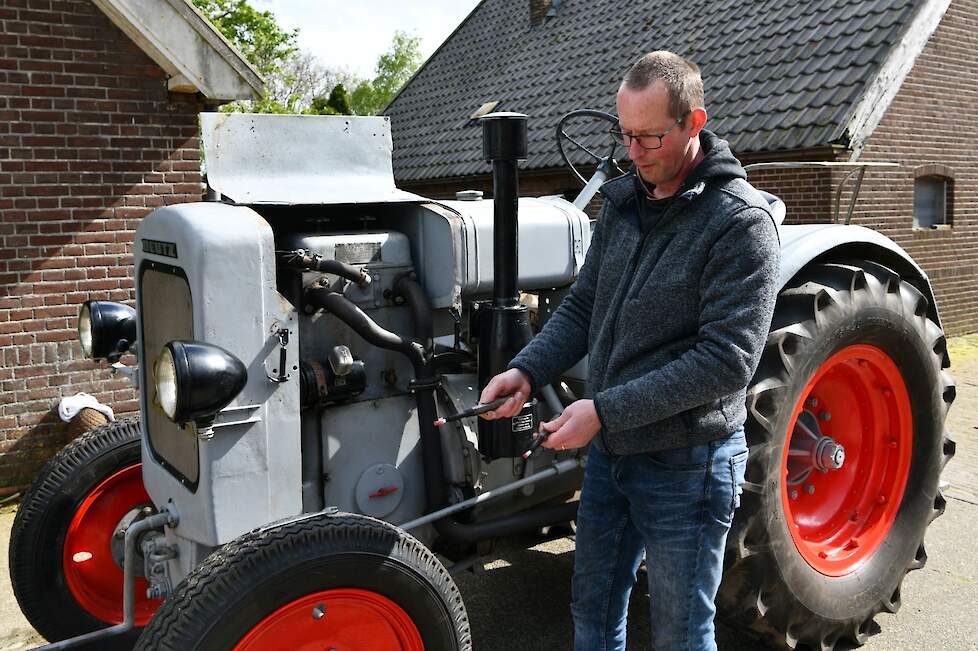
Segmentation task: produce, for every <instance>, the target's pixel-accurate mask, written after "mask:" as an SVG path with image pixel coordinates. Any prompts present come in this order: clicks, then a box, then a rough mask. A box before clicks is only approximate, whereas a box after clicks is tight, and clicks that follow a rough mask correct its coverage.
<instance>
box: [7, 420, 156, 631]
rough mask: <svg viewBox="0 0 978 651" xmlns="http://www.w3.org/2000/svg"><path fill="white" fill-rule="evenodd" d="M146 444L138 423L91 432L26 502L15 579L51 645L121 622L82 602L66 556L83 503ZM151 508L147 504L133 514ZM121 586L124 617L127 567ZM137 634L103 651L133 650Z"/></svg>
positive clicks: (62, 455)
mask: <svg viewBox="0 0 978 651" xmlns="http://www.w3.org/2000/svg"><path fill="white" fill-rule="evenodd" d="M139 439H140V426H139V421H138V420H135V419H134V420H121V421H116V422H112V423H107V424H105V425H102V426H99V427H96V428H94V429H92V430H90V431H89V432H86V433H85V434H83V435H82V436H81V437H79V438H77V439H75V440H74V441H72V442H71V443H69V444H68V445H67V446H65V447H64V448H63V449H62V450H61V451H60V452H58V454H57V455H55V456H54V457H53V458H52V459H51V460H50V461H48V462H47V464H46V465H45V466H44V468H43V469H42V470H41V472H40V474H38V476H37V479H35V481H34V484H33V485H32V486H31V488H30V490H28V491H27V493H26V494H25V495H24V498H23V499H22V500H21V503H20V507H19V508H18V510H17V516H16V518H15V519H14V525H13V529H12V530H11V534H10V549H9V563H10V580H11V583H12V584H13V590H14V596H15V597H16V598H17V602H18V604H20V608H21V611H22V612H23V613H24V615H25V616H26V617H27V619H28V621H30V623H31V625H32V626H34V628H35V629H37V631H38V632H39V633H40V634H41V635H43V636H44V637H45V638H47V639H48V640H52V641H56V640H63V639H66V638H69V637H74V636H76V635H81V634H83V633H87V632H89V631H94V630H97V629H101V628H105V627H107V626H109V625H111V624H113V623H118V622H111V621H106V620H103V619H100V618H98V617H97V616H95V615H94V614H93V613H92V612H90V610H88V609H86V607H85V606H83V605H82V604H81V603H79V601H78V600H76V598H75V596H74V595H73V594H72V592H71V589H70V588H69V585H68V581H67V578H66V576H65V567H64V563H63V552H64V545H65V537H66V533H67V530H68V527H69V524H70V523H71V521H72V518H73V517H74V516H75V514H76V512H77V511H78V509H79V507H80V505H81V504H83V503H84V502H85V500H86V499H87V498H88V497H89V496H90V494H92V492H93V490H95V489H96V488H97V487H98V486H100V485H101V484H102V482H103V481H104V480H106V479H107V478H109V477H112V476H113V475H115V474H116V473H117V472H119V471H121V470H124V469H126V468H131V467H133V466H135V465H136V464H139V463H140V441H139ZM144 504H146V502H144V501H142V499H140V500H139V502H138V503H134V504H132V508H138V507H139V506H141V505H144ZM106 552H107V550H106ZM119 581H120V583H119V585H120V591H119V602H118V603H119V611H120V614H121V610H122V591H121V569H120V570H119ZM137 596H138V595H137ZM119 622H121V615H120V619H119ZM137 635H138V631H137V632H135V633H133V634H132V635H130V636H128V638H123V639H119V638H114V639H113V640H112V641H110V642H106V641H103V642H102V643H100V645H99V648H102V649H104V648H109V647H110V646H111V648H132V644H133V642H134V641H135V639H136V636H137Z"/></svg>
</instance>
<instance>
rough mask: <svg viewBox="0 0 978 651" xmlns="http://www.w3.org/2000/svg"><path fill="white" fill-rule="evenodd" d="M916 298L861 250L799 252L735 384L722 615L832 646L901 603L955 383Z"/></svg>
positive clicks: (949, 447) (930, 501) (942, 453)
mask: <svg viewBox="0 0 978 651" xmlns="http://www.w3.org/2000/svg"><path fill="white" fill-rule="evenodd" d="M928 308H929V305H928V301H927V300H926V298H925V297H924V296H923V294H921V292H920V291H918V290H917V289H916V288H915V287H913V286H912V285H911V284H910V283H908V282H906V281H905V280H903V279H901V278H900V276H899V275H898V274H897V273H895V272H894V271H892V270H890V269H888V268H886V267H883V266H881V265H878V264H875V263H872V262H867V261H849V262H848V263H847V264H841V263H839V264H836V263H826V264H816V265H812V266H810V267H809V268H808V269H806V270H804V271H803V272H802V273H801V274H799V279H798V280H797V281H796V282H793V283H792V284H791V285H790V286H789V287H787V288H786V289H785V290H783V291H782V292H781V295H780V296H779V298H778V304H777V308H776V311H775V316H774V323H773V324H772V328H771V334H770V335H769V337H768V341H767V346H766V348H765V351H764V355H763V357H762V359H761V363H760V366H759V369H758V371H757V373H756V374H755V377H754V379H753V380H752V383H751V386H750V387H749V388H748V398H747V406H748V414H749V415H748V422H747V427H746V429H747V439H748V445H749V446H750V460H749V463H748V468H747V483H746V484H745V487H744V488H745V491H744V496H743V500H742V505H741V507H740V510H739V511H738V513H737V518H736V520H735V522H734V526H733V529H732V530H731V533H730V536H729V538H728V543H727V554H726V559H725V566H726V567H725V572H724V579H723V583H722V585H721V587H720V592H719V595H718V597H717V605H718V610H719V612H720V615H721V617H722V618H723V619H725V620H727V621H728V622H730V623H732V624H733V625H734V626H737V627H740V628H747V629H749V630H750V631H752V632H753V633H756V634H760V636H762V637H763V638H765V639H766V640H767V641H768V642H770V643H772V644H774V645H776V646H780V647H785V646H786V647H789V648H813V649H834V648H835V646H836V644H837V642H839V640H841V639H848V640H849V641H850V642H853V643H856V644H862V643H863V642H865V641H866V639H867V637H868V635H869V633H870V630H871V626H872V623H873V617H874V616H875V615H876V614H877V613H879V612H880V611H883V610H886V611H888V612H896V610H897V609H898V608H899V607H900V584H901V582H902V581H903V578H904V576H905V575H906V573H907V572H908V571H910V570H914V569H918V568H920V567H922V566H923V565H924V562H925V561H926V559H927V555H926V553H925V551H924V533H925V531H926V529H927V526H928V524H929V523H930V522H931V521H932V520H933V519H934V518H936V517H937V516H938V515H940V514H941V513H942V512H943V511H944V505H945V502H944V498H943V496H942V495H941V493H940V490H939V489H938V483H939V479H940V473H941V469H942V468H943V467H944V465H945V463H947V461H948V459H950V458H951V456H952V455H953V454H954V443H953V441H951V439H950V438H949V437H948V436H947V434H946V432H945V429H944V419H945V417H946V415H947V411H948V408H949V407H950V405H951V402H952V401H953V399H954V384H953V382H952V380H951V379H950V377H949V376H948V375H947V374H946V373H944V372H943V370H942V369H944V368H947V367H948V366H949V360H948V356H947V351H946V342H945V339H944V334H943V332H942V331H941V329H940V327H938V325H937V324H936V323H935V322H934V321H933V320H932V319H930V318H929V317H928Z"/></svg>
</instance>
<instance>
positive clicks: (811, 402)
mask: <svg viewBox="0 0 978 651" xmlns="http://www.w3.org/2000/svg"><path fill="white" fill-rule="evenodd" d="M805 404H806V405H808V406H809V407H811V408H812V409H814V408H815V407H818V398H809V399H808V400H806V401H805Z"/></svg>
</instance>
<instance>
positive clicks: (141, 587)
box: [62, 463, 161, 626]
mask: <svg viewBox="0 0 978 651" xmlns="http://www.w3.org/2000/svg"><path fill="white" fill-rule="evenodd" d="M150 503H151V502H150V499H149V495H147V494H146V489H145V488H144V487H143V473H142V464H139V463H137V464H134V465H131V466H129V467H127V468H123V469H122V470H120V471H118V472H116V473H115V474H114V475H112V476H111V477H109V478H107V479H106V480H104V481H103V482H102V483H101V484H99V485H98V486H96V487H95V489H94V490H93V491H92V492H91V493H89V494H88V496H87V497H86V498H85V500H84V501H83V502H82V503H81V505H80V506H79V507H78V509H77V510H76V511H75V515H74V517H73V518H72V519H71V524H69V525H68V531H67V533H66V534H65V544H64V555H63V557H62V566H63V568H64V575H65V579H66V580H67V583H68V589H69V590H70V591H71V594H72V596H74V598H75V601H77V602H78V603H79V604H80V605H81V607H82V608H84V609H85V610H86V611H88V612H89V613H91V614H92V615H93V616H95V617H97V618H98V619H101V620H102V621H104V622H108V623H110V624H121V623H122V582H123V578H122V568H121V567H120V566H119V564H117V563H116V560H115V558H114V557H113V555H112V539H113V534H114V533H115V530H116V527H117V526H118V525H119V522H120V521H121V520H122V519H123V517H125V516H126V515H127V514H129V513H130V512H132V511H133V510H134V509H137V508H139V507H140V506H143V505H147V504H150ZM148 587H149V584H148V583H147V582H146V579H144V578H143V577H136V626H145V625H146V623H147V622H148V621H149V619H150V617H152V616H153V612H154V611H155V610H156V608H157V607H158V606H159V605H160V603H161V602H160V600H158V599H147V598H146V589H147V588H148Z"/></svg>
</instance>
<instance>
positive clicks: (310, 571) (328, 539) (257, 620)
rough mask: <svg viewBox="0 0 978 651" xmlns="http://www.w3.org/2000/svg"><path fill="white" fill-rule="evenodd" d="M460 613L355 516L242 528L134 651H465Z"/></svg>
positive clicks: (453, 595)
mask: <svg viewBox="0 0 978 651" xmlns="http://www.w3.org/2000/svg"><path fill="white" fill-rule="evenodd" d="M471 646H472V643H471V636H470V634H469V624H468V616H467V615H466V612H465V606H464V604H463V603H462V597H461V594H460V593H459V591H458V588H457V587H456V585H455V582H454V581H453V580H452V578H451V576H450V575H449V574H448V571H447V570H446V569H445V567H444V566H443V565H442V564H441V563H440V562H439V561H438V559H437V558H435V555H434V554H433V553H431V551H429V550H428V549H427V548H426V547H425V546H424V545H422V544H421V543H420V542H418V541H417V540H416V539H415V538H413V537H411V536H410V535H408V534H406V533H405V532H403V531H401V530H399V529H397V528H396V527H394V526H393V525H391V524H388V523H386V522H382V521H380V520H375V519H373V518H369V517H366V516H360V515H351V514H344V513H319V514H315V515H311V516H306V517H302V518H299V519H297V520H293V521H289V522H285V523H282V524H277V525H270V526H269V527H266V528H262V529H258V530H255V531H252V532H251V533H248V534H245V535H243V536H241V537H240V538H238V539H236V540H234V541H232V542H230V543H228V544H226V545H224V546H223V547H221V548H220V549H218V550H217V551H215V552H214V553H213V554H211V555H210V556H209V557H208V558H207V560H206V561H204V563H202V564H201V565H200V566H198V567H197V568H196V569H194V571H193V572H191V573H190V575H189V576H187V578H186V579H185V580H184V581H183V582H182V583H181V584H180V585H179V586H178V587H177V589H176V591H175V592H174V593H173V595H171V596H170V597H169V598H168V599H167V600H166V602H165V603H164V604H163V606H162V607H161V608H160V610H159V612H157V614H156V616H155V617H154V618H153V620H152V621H151V622H150V623H149V625H148V626H147V627H146V629H145V630H144V632H143V635H142V637H140V639H139V643H138V644H137V648H138V649H147V650H149V649H152V650H154V651H156V650H171V651H188V650H191V649H199V650H206V649H233V650H234V651H258V650H264V649H272V648H279V649H297V650H303V649H309V650H311V649H348V650H350V651H368V650H369V651H375V650H376V651H380V650H392V651H395V650H403V651H422V650H423V649H445V650H447V651H452V650H469V649H471Z"/></svg>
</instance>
